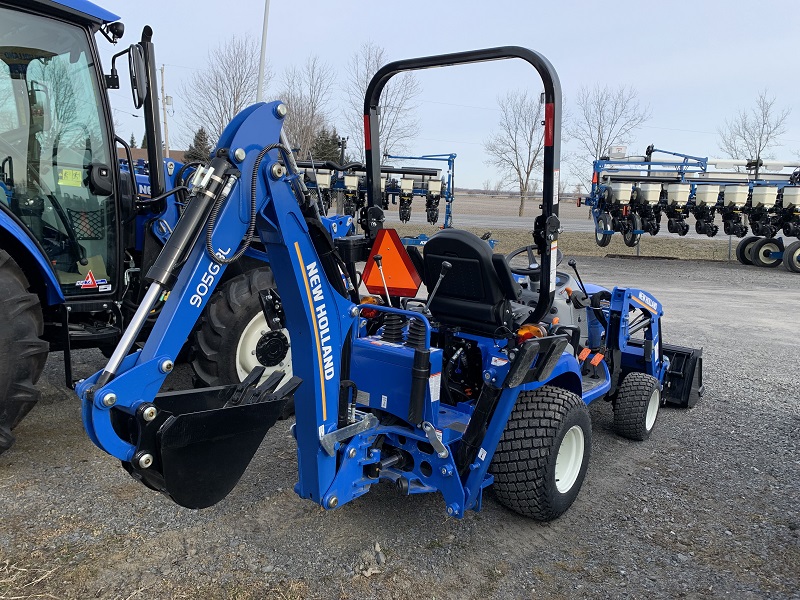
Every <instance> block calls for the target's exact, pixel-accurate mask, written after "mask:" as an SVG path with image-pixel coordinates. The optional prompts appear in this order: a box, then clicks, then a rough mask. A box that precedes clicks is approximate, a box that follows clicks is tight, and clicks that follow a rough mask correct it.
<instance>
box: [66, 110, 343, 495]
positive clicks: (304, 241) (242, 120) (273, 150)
mask: <svg viewBox="0 0 800 600" xmlns="http://www.w3.org/2000/svg"><path fill="white" fill-rule="evenodd" d="M285 114H286V107H285V105H282V104H281V103H279V102H273V103H270V104H264V103H260V104H256V105H254V106H251V107H249V108H248V109H246V110H244V111H242V112H241V113H240V114H239V115H238V116H237V117H236V118H235V119H234V120H233V121H232V122H231V123H230V124H229V125H228V127H227V128H226V129H225V131H224V132H223V134H222V136H221V138H220V141H219V144H218V146H217V149H216V150H215V153H214V156H215V158H214V160H213V161H212V163H211V165H210V166H211V167H213V171H211V172H210V173H209V170H208V168H206V169H201V170H199V171H198V175H197V176H196V180H195V186H194V188H193V190H194V194H195V195H194V196H193V197H192V198H191V199H190V201H189V203H188V207H187V211H186V213H185V214H184V216H183V217H182V218H181V220H180V221H179V223H178V225H177V226H176V228H175V231H174V233H173V235H172V236H171V237H170V239H169V241H168V243H167V244H166V246H165V247H164V249H163V251H162V254H161V255H160V257H159V259H158V260H157V261H156V263H155V264H154V265H153V268H152V269H151V270H150V272H149V273H148V279H150V280H151V281H152V283H151V286H150V290H148V294H147V297H146V299H145V301H143V302H142V305H141V307H140V309H139V311H138V312H137V314H136V316H135V317H134V318H133V320H132V322H131V324H130V326H129V329H128V330H127V331H126V336H125V337H124V338H123V340H122V341H121V342H120V346H119V347H118V348H117V350H116V351H115V353H114V355H113V356H112V359H111V360H110V362H109V365H107V366H106V368H105V369H104V371H102V372H100V373H96V374H95V375H93V376H92V377H90V378H89V379H87V380H85V381H83V382H82V383H80V384H79V385H78V387H77V391H78V394H79V396H80V397H81V399H82V403H83V409H82V410H83V421H84V426H85V428H86V431H87V433H88V435H89V437H90V438H91V439H92V441H93V442H94V443H95V444H96V445H97V446H98V447H100V448H101V449H103V450H105V451H106V452H108V453H109V454H111V455H113V456H115V457H117V458H119V459H120V460H122V461H123V463H124V464H126V465H127V466H126V468H128V470H129V471H132V474H133V475H134V477H137V478H140V479H142V480H143V481H144V482H145V483H146V484H147V485H149V486H150V487H155V488H157V489H160V490H161V491H165V492H166V493H168V494H169V495H171V496H172V497H173V499H175V500H176V501H177V502H179V503H181V504H183V505H185V506H192V507H202V506H207V505H210V504H212V503H213V502H216V501H218V500H219V499H221V497H224V494H223V493H222V492H220V493H219V494H216V495H213V497H206V496H205V495H204V494H205V491H202V492H198V493H200V494H201V496H203V497H202V498H201V499H199V500H197V499H193V498H184V497H183V496H181V490H178V489H177V486H170V482H169V481H168V480H169V478H170V477H172V476H175V477H179V478H180V477H183V478H184V480H183V481H181V485H182V486H183V487H184V488H185V487H187V486H189V487H191V486H190V485H189V483H187V481H186V477H187V475H186V473H187V471H188V472H192V471H191V469H192V468H195V467H196V469H197V474H196V475H195V477H199V478H202V475H203V473H204V471H203V468H205V467H206V465H205V464H202V465H186V464H183V462H182V461H191V460H193V459H194V458H195V457H197V458H196V460H197V461H201V460H206V461H209V462H213V461H215V460H217V461H222V462H221V463H220V465H219V469H218V474H217V475H219V474H221V475H219V476H222V477H223V478H224V476H225V467H226V465H225V463H224V461H226V460H230V455H231V453H233V454H236V453H238V452H244V450H242V449H241V448H240V445H241V440H242V437H241V436H239V435H238V434H237V435H230V436H228V437H227V438H225V439H223V442H222V443H227V442H226V441H225V440H228V441H229V442H230V444H231V445H232V446H231V448H232V449H227V450H226V449H224V448H219V447H217V450H216V451H214V450H213V448H211V447H212V446H213V445H214V444H219V443H220V442H219V438H220V437H223V438H224V435H223V434H222V433H220V432H221V431H223V429H218V427H219V428H224V427H227V426H228V425H231V423H232V422H234V421H235V422H236V425H237V426H238V427H242V426H244V427H248V426H250V423H249V422H250V421H264V419H263V418H256V417H255V416H253V414H251V413H252V411H255V410H257V406H256V405H255V403H254V404H253V405H252V406H249V407H247V406H235V405H237V403H238V402H239V401H240V400H241V398H240V397H237V396H234V397H233V399H231V397H230V395H228V396H226V397H225V398H224V399H223V400H220V399H219V398H216V397H215V396H214V393H216V392H214V391H213V390H215V388H211V391H202V390H197V391H195V390H191V391H189V392H174V393H171V394H172V396H170V394H164V395H161V396H158V397H157V396H156V394H157V393H158V390H159V389H160V387H161V385H162V384H163V382H164V379H165V378H166V376H167V374H168V373H169V372H170V371H171V370H172V366H173V361H174V360H175V357H176V356H177V355H178V352H179V351H180V349H181V347H182V346H183V344H184V342H185V341H186V339H187V338H188V336H189V334H190V332H191V330H192V328H193V327H194V325H195V323H196V321H197V319H198V318H199V316H200V314H201V313H202V311H203V308H204V307H205V305H206V302H207V301H208V299H209V298H210V297H211V294H212V292H213V290H214V288H215V286H216V284H217V283H218V281H219V279H220V277H221V276H222V273H223V272H224V270H225V268H226V262H225V261H226V260H227V259H230V258H231V257H232V256H233V255H235V254H236V252H237V248H239V247H240V245H242V244H243V240H246V239H247V238H248V234H251V233H252V232H253V230H254V229H256V225H257V230H258V234H259V235H260V236H261V239H262V241H263V243H264V244H265V246H266V248H267V252H268V253H269V256H270V264H271V266H272V270H273V273H274V275H275V280H276V283H277V287H278V289H279V290H280V294H281V299H282V302H283V306H284V309H285V312H286V321H287V327H288V328H289V333H290V336H291V340H292V352H293V354H294V355H295V356H296V357H298V358H297V359H296V360H295V361H294V374H295V375H296V376H298V377H299V378H300V379H302V382H303V383H302V385H300V387H299V389H297V391H296V392H295V402H296V407H297V425H296V428H297V438H298V458H299V462H300V467H301V468H300V474H301V480H300V482H299V484H298V490H297V491H298V493H299V494H300V495H301V496H303V497H305V498H312V499H314V500H317V501H319V498H321V497H322V495H323V493H324V492H325V491H326V490H327V488H328V487H329V485H330V482H331V481H332V480H333V478H334V476H335V470H336V459H335V458H334V457H331V456H329V455H328V454H327V453H325V452H324V451H323V450H322V448H321V446H320V443H319V440H320V437H321V436H322V435H324V434H325V433H328V432H329V431H330V430H332V429H334V428H335V427H336V424H337V413H338V400H339V379H340V364H341V354H340V352H341V348H342V347H343V342H344V341H345V339H347V336H348V335H349V334H350V329H351V326H352V324H353V321H354V315H355V314H357V313H356V311H355V310H354V305H353V304H352V303H351V302H350V301H349V300H348V299H346V298H345V297H344V296H343V295H342V294H341V293H340V292H339V291H337V289H340V290H341V289H343V286H342V285H341V273H340V272H339V271H338V269H337V268H335V267H332V266H331V265H332V262H331V258H330V256H329V255H328V254H325V253H324V252H322V251H318V249H317V248H316V247H315V242H314V236H312V235H310V234H309V227H310V226H311V227H312V228H316V227H317V224H315V223H314V222H313V221H314V219H315V217H314V216H313V214H310V213H309V212H308V211H307V210H306V211H305V214H304V211H303V209H302V208H301V206H300V204H299V200H300V201H301V200H302V199H301V198H298V195H297V194H296V193H295V191H294V188H293V183H294V181H293V180H294V178H295V177H296V175H294V174H291V173H289V174H288V175H287V173H286V170H285V167H284V165H283V164H281V162H279V161H278V159H279V158H281V156H280V153H281V152H282V151H285V148H284V147H283V146H282V145H280V143H279V140H280V136H281V126H282V119H283V117H284V116H285ZM252 207H255V219H252V215H253V211H252ZM190 211H191V212H190ZM187 217H188V218H187ZM209 224H212V225H213V228H212V227H211V226H210V225H209ZM207 244H208V245H210V247H211V248H213V250H214V252H215V254H216V256H215V257H214V258H212V257H211V256H210V254H209V251H208V249H207ZM332 273H335V274H336V277H338V281H337V280H336V278H332V277H331V274H332ZM332 279H333V283H332ZM152 290H155V291H154V292H153V291H152ZM165 291H169V292H170V295H169V298H168V299H167V301H166V303H165V304H164V307H163V308H162V310H161V312H160V314H159V317H158V320H157V321H156V323H155V326H154V327H153V330H152V332H151V333H150V335H149V337H148V339H147V342H146V344H145V346H144V348H143V349H142V350H141V351H139V352H136V353H133V354H128V352H129V350H130V348H131V346H132V343H133V340H135V339H136V336H137V334H138V331H139V328H140V327H141V323H143V322H144V320H145V319H146V317H147V315H148V314H149V312H150V310H151V308H152V305H153V304H154V302H155V301H156V300H157V299H158V298H159V297H160V296H161V295H162V293H163V292H165ZM256 379H257V378H256ZM297 383H299V382H297ZM297 383H294V384H293V385H292V386H289V384H286V386H285V387H291V388H292V391H293V390H294V387H296V385H297ZM273 389H274V386H273ZM282 389H283V388H282ZM279 392H280V390H279ZM219 393H220V394H221V393H222V392H219ZM287 393H289V392H287ZM180 394H183V395H184V396H185V399H184V396H180ZM265 394H266V392H265ZM176 395H178V396H180V397H176ZM266 395H269V394H266ZM166 396H169V398H166ZM265 397H266V396H265ZM248 398H251V396H248ZM242 404H246V402H244V403H242ZM281 406H282V403H281ZM245 409H247V410H245ZM248 410H249V411H251V412H247V411H248ZM191 411H194V412H191ZM229 411H231V412H229ZM236 411H241V414H239V413H237V412H236ZM187 413H191V414H187ZM269 413H270V416H269V419H272V420H271V421H270V422H269V423H268V424H267V425H266V427H264V428H263V431H262V432H261V437H263V434H264V433H265V432H266V429H268V428H269V426H271V424H272V423H274V419H273V418H272V416H273V415H272V413H276V411H275V410H271V409H270V411H269ZM236 415H238V416H236ZM274 418H277V413H276V414H275V415H274ZM269 419H266V420H267V421H269ZM190 425H191V426H192V427H200V428H201V429H203V428H204V431H203V432H202V434H203V435H205V436H206V438H213V442H210V443H208V444H206V445H203V442H204V441H206V439H205V438H203V435H200V436H198V435H195V434H196V432H191V433H192V435H189V433H190V430H189V427H190ZM231 426H232V425H231ZM182 428H185V429H186V431H183V429H182ZM151 430H152V431H151ZM156 430H157V431H156ZM256 437H257V436H256ZM261 437H258V439H257V440H256V441H255V442H254V446H253V448H252V452H255V450H256V449H257V447H258V444H259V443H260V441H261ZM187 438H191V439H190V440H189V442H187V441H186V440H187ZM254 439H255V438H254ZM190 442H191V443H190ZM195 442H196V443H195ZM148 444H150V446H148ZM154 444H155V446H157V447H151V446H153V445H154ZM192 444H194V445H192ZM237 444H238V445H237ZM176 445H177V446H180V447H179V448H177V449H176V447H175V446H176ZM145 446H147V447H145ZM205 450H208V454H207V455H204V454H203V451H205ZM248 452H249V450H248ZM250 456H252V454H250ZM250 456H248V457H247V460H246V461H244V465H243V467H242V468H241V471H242V472H243V470H244V468H245V467H246V466H247V463H248V462H249V459H250ZM240 462H242V461H240ZM171 463H175V464H171ZM217 475H215V477H216V476H217ZM235 479H237V480H238V476H237V477H236V478H235ZM213 483H214V482H211V483H209V485H211V484H213ZM233 484H235V480H234V481H233ZM196 485H198V486H199V485H200V483H197V484H196ZM230 487H231V488H232V487H233V485H230ZM173 490H176V491H175V493H173ZM223 491H224V490H223ZM228 491H229V490H228ZM224 493H225V494H226V493H227V491H224ZM220 494H221V495H222V496H221V497H218V496H220Z"/></svg>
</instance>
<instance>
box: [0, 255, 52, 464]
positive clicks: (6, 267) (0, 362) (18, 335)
mask: <svg viewBox="0 0 800 600" xmlns="http://www.w3.org/2000/svg"><path fill="white" fill-rule="evenodd" d="M29 287H30V284H29V283H28V279H27V278H26V277H25V274H24V273H23V272H22V269H20V268H19V265H18V264H17V263H16V262H15V261H14V259H13V258H11V256H10V255H9V254H8V253H7V252H5V251H4V250H0V454H2V453H3V452H4V451H5V450H8V449H9V448H10V447H11V445H12V444H13V443H14V435H13V434H12V433H11V430H12V429H14V428H15V427H16V426H17V425H18V424H19V422H20V421H22V419H23V418H24V417H25V415H27V414H28V413H29V412H30V410H31V409H32V408H33V406H34V405H35V404H36V403H37V402H38V401H39V397H40V396H41V392H40V391H39V390H37V389H36V382H37V381H39V376H40V375H41V374H42V369H44V363H45V361H46V360H47V352H48V350H49V345H48V343H47V342H45V341H44V340H42V339H40V336H41V335H42V333H43V332H44V319H43V318H42V307H41V304H40V303H39V297H38V296H37V295H36V294H31V293H30V292H28V288H29Z"/></svg>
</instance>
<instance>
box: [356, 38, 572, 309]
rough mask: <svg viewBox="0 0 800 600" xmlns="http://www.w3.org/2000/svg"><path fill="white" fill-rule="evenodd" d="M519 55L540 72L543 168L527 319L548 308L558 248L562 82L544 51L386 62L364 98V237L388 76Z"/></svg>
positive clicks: (375, 200)
mask: <svg viewBox="0 0 800 600" xmlns="http://www.w3.org/2000/svg"><path fill="white" fill-rule="evenodd" d="M507 58H521V59H522V60H524V61H526V62H527V63H529V64H530V65H531V66H532V67H533V68H534V69H536V70H537V71H538V73H539V76H540V77H541V78H542V84H543V85H544V94H543V99H544V171H543V174H542V214H541V215H539V216H538V217H536V221H535V222H534V229H533V241H534V243H535V244H536V247H537V248H538V250H539V254H540V256H541V260H540V263H541V265H542V268H541V273H540V276H539V277H540V284H539V300H538V302H537V304H536V308H535V311H534V313H533V314H532V315H531V317H530V321H531V322H534V323H535V322H538V321H539V320H541V319H542V318H543V317H544V316H545V315H546V314H547V313H548V311H549V310H550V306H551V305H552V303H553V298H554V295H555V289H556V287H555V286H556V254H557V252H556V251H557V249H558V230H559V228H560V222H559V220H558V182H559V171H560V168H561V167H560V164H561V83H560V82H559V80H558V74H557V73H556V70H555V69H554V68H553V65H551V64H550V61H549V60H547V59H546V58H545V57H544V56H542V55H541V54H539V53H538V52H535V51H533V50H530V49H528V48H522V47H520V46H501V47H498V48H486V49H483V50H471V51H468V52H455V53H453V54H440V55H438V56H426V57H421V58H411V59H407V60H398V61H395V62H391V63H388V64H386V65H384V66H383V67H381V68H380V69H379V70H378V72H377V73H375V75H374V76H373V78H372V79H371V80H370V82H369V85H368V86H367V92H366V96H365V98H364V150H365V154H366V159H367V161H366V162H367V209H366V210H367V219H366V223H367V224H368V231H367V236H369V237H370V238H371V239H374V238H375V235H376V234H377V230H378V229H379V228H380V227H381V226H382V223H383V211H382V210H381V208H380V199H381V188H380V181H381V175H380V173H381V166H380V164H381V150H380V125H379V116H380V97H381V92H382V91H383V88H384V87H385V86H386V84H387V83H388V82H389V80H390V79H391V78H392V77H394V76H395V75H397V74H398V73H402V72H404V71H417V70H420V69H430V68H433V67H448V66H452V65H462V64H471V63H478V62H486V61H490V60H501V59H507Z"/></svg>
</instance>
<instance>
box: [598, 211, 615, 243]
mask: <svg viewBox="0 0 800 600" xmlns="http://www.w3.org/2000/svg"><path fill="white" fill-rule="evenodd" d="M610 229H611V218H610V217H609V216H608V213H600V216H598V217H597V224H596V225H595V232H594V240H595V242H597V245H598V246H600V247H601V248H605V247H606V246H608V245H609V244H610V243H611V237H612V235H613V234H611V233H600V232H601V231H603V230H605V231H609V230H610Z"/></svg>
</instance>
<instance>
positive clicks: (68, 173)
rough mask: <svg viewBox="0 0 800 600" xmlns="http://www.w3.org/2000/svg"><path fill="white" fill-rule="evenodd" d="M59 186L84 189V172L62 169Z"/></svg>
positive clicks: (59, 175)
mask: <svg viewBox="0 0 800 600" xmlns="http://www.w3.org/2000/svg"><path fill="white" fill-rule="evenodd" d="M58 185H64V186H67V187H83V171H82V170H81V169H60V170H59V171H58Z"/></svg>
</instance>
